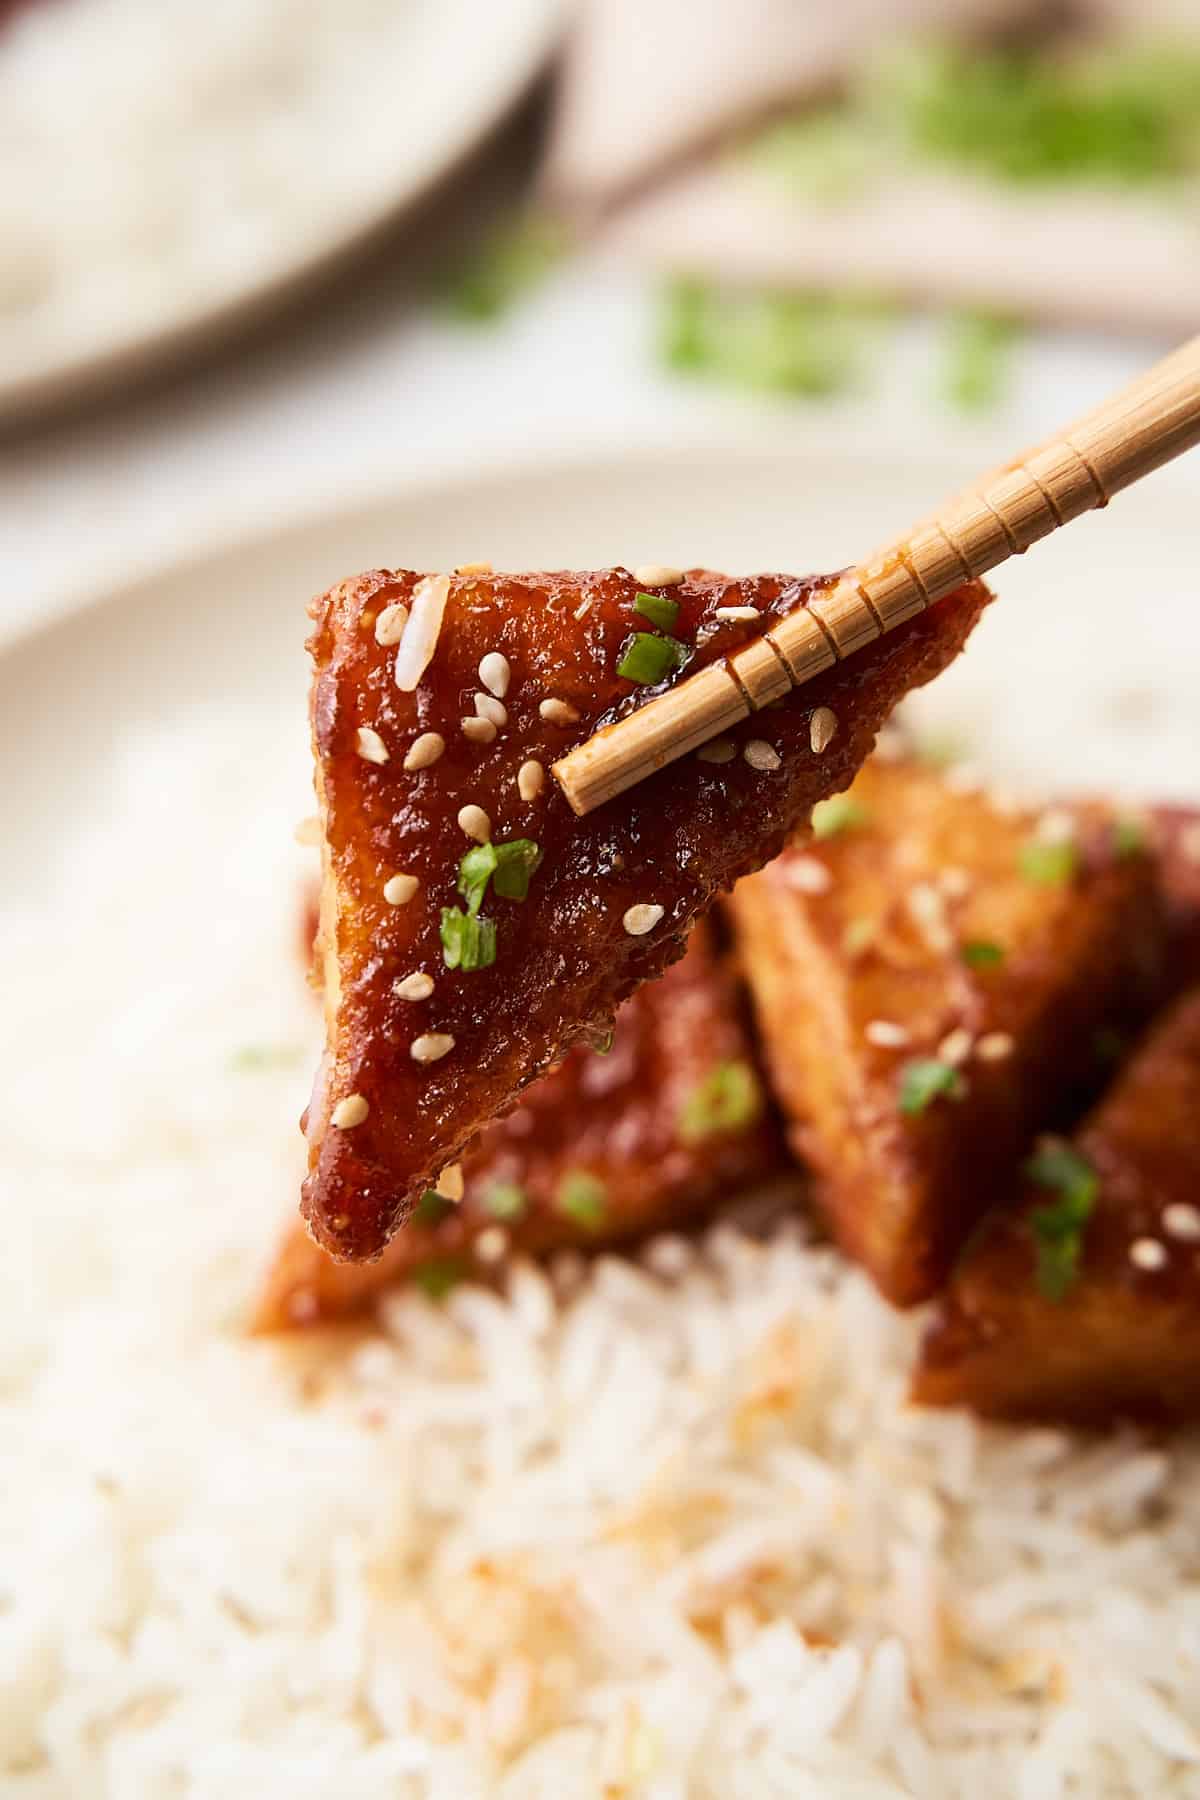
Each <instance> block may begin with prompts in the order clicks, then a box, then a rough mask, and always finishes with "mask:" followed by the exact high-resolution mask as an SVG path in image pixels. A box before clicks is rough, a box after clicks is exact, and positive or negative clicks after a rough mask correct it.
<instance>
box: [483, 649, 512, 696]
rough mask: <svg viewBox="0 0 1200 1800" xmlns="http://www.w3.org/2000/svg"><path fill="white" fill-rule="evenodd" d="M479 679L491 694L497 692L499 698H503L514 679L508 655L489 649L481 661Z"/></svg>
mask: <svg viewBox="0 0 1200 1800" xmlns="http://www.w3.org/2000/svg"><path fill="white" fill-rule="evenodd" d="M479 679H480V681H482V683H483V685H484V687H485V688H486V689H487V691H488V693H489V694H495V696H496V698H497V700H503V698H504V696H505V694H507V692H508V684H509V682H510V681H511V680H512V670H511V668H510V667H509V664H508V658H507V656H502V655H501V653H500V651H499V650H489V651H488V653H487V655H486V656H485V657H483V658H482V659H481V661H480V664H479Z"/></svg>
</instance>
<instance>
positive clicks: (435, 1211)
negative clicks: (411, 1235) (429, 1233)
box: [413, 1188, 454, 1227]
mask: <svg viewBox="0 0 1200 1800" xmlns="http://www.w3.org/2000/svg"><path fill="white" fill-rule="evenodd" d="M453 1211H454V1202H453V1200H447V1198H446V1196H445V1194H439V1193H438V1191H437V1189H436V1188H426V1189H425V1192H424V1193H423V1194H422V1195H421V1198H420V1199H419V1200H418V1201H417V1204H416V1205H415V1206H414V1207H413V1218H414V1219H415V1220H416V1222H417V1224H418V1225H428V1226H430V1227H432V1226H434V1225H440V1224H441V1222H442V1220H443V1219H444V1218H445V1217H446V1214H447V1213H449V1212H453Z"/></svg>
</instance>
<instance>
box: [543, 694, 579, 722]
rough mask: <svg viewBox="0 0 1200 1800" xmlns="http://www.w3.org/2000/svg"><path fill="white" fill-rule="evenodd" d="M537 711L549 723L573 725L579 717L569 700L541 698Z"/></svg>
mask: <svg viewBox="0 0 1200 1800" xmlns="http://www.w3.org/2000/svg"><path fill="white" fill-rule="evenodd" d="M538 711H539V713H540V714H541V715H542V717H543V719H547V720H548V721H549V722H550V724H551V725H574V724H576V723H577V721H578V719H579V712H578V709H577V708H576V707H574V706H572V705H571V702H570V701H569V700H555V699H550V700H543V701H542V703H541V705H540V706H539V707H538Z"/></svg>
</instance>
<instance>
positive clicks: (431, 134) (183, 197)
mask: <svg viewBox="0 0 1200 1800" xmlns="http://www.w3.org/2000/svg"><path fill="white" fill-rule="evenodd" d="M565 10H566V8H565V0H506V3H505V4H504V5H503V6H499V7H493V6H478V5H476V4H475V0H402V3H399V4H397V3H393V0H350V3H346V4H342V5H340V6H339V5H329V4H327V3H325V0H275V3H274V4H272V5H269V6H262V5H258V6H253V7H247V6H244V5H242V4H241V3H240V0H236V3H235V0H214V4H212V5H209V6H206V7H205V8H203V9H202V10H200V11H196V12H193V11H192V10H191V8H190V0H188V4H187V5H184V6H182V7H180V6H178V5H175V4H168V5H165V6H163V7H161V8H160V9H158V11H157V12H156V13H155V14H153V15H151V16H149V17H148V16H147V15H146V13H145V12H144V10H142V9H139V8H138V7H136V6H129V5H127V4H125V3H124V0H99V3H93V4H90V5H88V6H80V5H77V4H73V3H72V0H18V3H17V4H15V5H7V6H6V5H0V34H3V50H4V55H3V58H2V59H0V104H2V106H3V111H4V113H5V115H6V116H5V118H4V124H3V127H2V128H0V144H2V145H3V147H4V155H3V162H4V179H3V182H2V183H0V236H2V239H3V242H4V244H5V247H6V254H5V268H4V269H3V270H0V425H11V424H12V423H13V422H15V421H17V420H20V419H23V418H26V417H28V416H30V415H32V414H35V413H38V412H40V411H42V410H44V409H46V408H49V407H54V406H56V405H58V404H59V403H60V402H63V401H65V400H68V399H69V400H70V401H71V402H72V403H74V402H76V401H78V400H79V399H80V398H82V397H84V396H85V395H87V394H88V393H89V392H91V391H93V390H97V389H100V388H103V387H109V386H112V385H115V384H117V383H118V382H121V381H124V380H125V379H127V378H130V379H131V378H133V377H134V376H136V375H140V374H141V373H143V372H144V371H145V370H147V369H148V368H150V367H152V366H153V365H156V364H158V363H161V362H164V361H167V360H173V359H175V358H176V357H177V356H179V355H182V354H183V353H184V352H190V351H194V350H196V349H199V348H208V347H209V346H212V345H215V344H217V343H218V342H219V341H220V340H222V339H223V338H224V337H225V336H226V335H228V334H230V333H231V332H232V331H233V330H234V328H235V327H243V326H245V325H247V324H249V323H251V322H252V321H254V320H255V319H257V318H258V317H260V316H263V315H265V314H267V313H268V312H269V311H270V310H271V309H273V308H275V307H277V306H279V305H280V304H281V303H283V302H285V301H287V300H288V299H290V298H292V297H293V296H294V295H296V294H298V293H300V292H302V291H303V289H304V288H305V287H306V286H307V285H308V284H310V283H311V282H313V281H314V280H315V279H316V278H317V277H319V276H320V275H322V274H323V273H327V272H328V271H329V270H330V269H331V268H333V267H335V266H336V265H337V264H338V262H339V261H340V260H341V259H343V258H345V257H347V256H348V255H349V254H350V253H351V252H353V251H355V250H357V249H358V248H360V247H361V246H362V245H364V244H365V243H366V242H367V241H368V240H373V239H374V238H375V236H376V235H377V234H379V233H381V232H382V231H383V230H384V229H385V228H386V227H387V226H389V225H391V224H393V223H394V222H395V221H396V220H397V219H398V217H399V215H400V214H402V213H403V212H404V211H405V210H406V209H408V208H410V207H412V206H413V204H414V203H415V202H416V201H418V200H420V199H422V198H423V197H424V196H425V195H426V194H427V193H429V191H430V190H431V189H432V188H433V187H434V186H435V185H436V184H437V182H438V181H439V180H440V179H441V178H442V177H444V176H445V175H447V174H448V173H449V172H450V171H451V170H452V169H454V168H455V167H456V166H457V164H458V163H459V162H460V161H461V160H462V159H463V158H464V157H465V156H466V155H467V153H468V152H469V151H470V150H472V149H473V148H474V147H475V146H476V145H478V144H479V143H480V142H481V140H482V139H483V137H484V136H485V135H486V134H487V132H488V131H489V130H490V129H491V128H492V127H493V126H494V125H496V124H497V122H498V121H499V120H500V119H501V118H502V117H503V116H504V114H505V113H506V112H507V111H508V110H509V109H510V108H511V107H512V106H513V105H514V104H515V102H516V101H517V100H518V98H519V97H520V96H521V94H522V93H523V92H524V91H525V89H526V88H527V87H529V85H530V84H531V82H532V81H533V79H534V78H535V76H536V75H537V73H538V72H539V70H540V69H541V67H542V65H543V64H544V63H545V61H546V60H547V58H548V56H549V53H550V51H551V49H552V47H553V45H554V43H555V41H556V38H557V35H558V33H559V29H560V27H561V25H562V22H563V18H564V15H565ZM55 211H57V212H58V214H59V216H58V218H57V219H56V218H55V217H54V212H55Z"/></svg>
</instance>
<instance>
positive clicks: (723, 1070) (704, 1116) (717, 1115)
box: [679, 1061, 762, 1144]
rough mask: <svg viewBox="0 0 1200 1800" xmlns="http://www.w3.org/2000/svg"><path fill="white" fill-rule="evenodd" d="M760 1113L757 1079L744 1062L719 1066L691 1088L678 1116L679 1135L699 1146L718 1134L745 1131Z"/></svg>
mask: <svg viewBox="0 0 1200 1800" xmlns="http://www.w3.org/2000/svg"><path fill="white" fill-rule="evenodd" d="M761 1111H762V1093H761V1090H760V1088H759V1085H758V1077H757V1076H756V1075H755V1073H754V1070H753V1069H752V1068H751V1067H750V1064H749V1063H747V1062H737V1061H733V1062H722V1063H718V1064H717V1065H716V1067H715V1068H713V1069H710V1071H709V1073H708V1074H707V1075H706V1076H705V1077H704V1079H703V1080H702V1081H701V1082H700V1083H699V1084H698V1085H697V1086H696V1087H695V1088H693V1090H692V1092H691V1093H690V1094H689V1095H688V1097H687V1099H686V1100H685V1102H684V1104H683V1108H682V1110H681V1112H680V1115H679V1135H680V1137H681V1138H682V1140H683V1142H684V1143H685V1144H698V1143H700V1142H701V1140H702V1139H704V1138H706V1137H712V1136H713V1135H715V1134H716V1133H717V1132H721V1131H744V1130H745V1129H746V1128H747V1126H749V1125H752V1124H753V1123H754V1121H755V1119H757V1117H758V1115H759V1113H760V1112H761Z"/></svg>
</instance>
